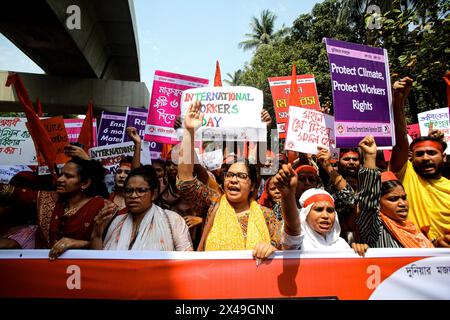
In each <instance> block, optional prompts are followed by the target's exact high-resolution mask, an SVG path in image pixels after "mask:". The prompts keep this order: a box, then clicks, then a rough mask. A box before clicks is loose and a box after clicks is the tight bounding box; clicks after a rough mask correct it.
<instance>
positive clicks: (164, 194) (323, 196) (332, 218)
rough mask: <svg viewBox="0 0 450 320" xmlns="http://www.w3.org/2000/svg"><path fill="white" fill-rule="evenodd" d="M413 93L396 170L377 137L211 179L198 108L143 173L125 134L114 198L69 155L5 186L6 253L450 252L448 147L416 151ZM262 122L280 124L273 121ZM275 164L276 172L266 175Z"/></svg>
mask: <svg viewBox="0 0 450 320" xmlns="http://www.w3.org/2000/svg"><path fill="white" fill-rule="evenodd" d="M411 87H412V80H411V79H410V78H408V77H406V78H403V79H401V80H399V81H397V82H395V84H394V86H393V106H394V121H395V138H396V145H395V147H394V148H393V150H392V157H391V160H390V162H389V163H388V162H384V161H383V160H382V159H381V160H380V157H379V155H380V152H379V150H377V145H376V143H375V139H374V138H373V137H372V136H370V135H368V136H366V137H364V138H362V139H361V141H360V143H359V146H358V148H355V149H341V152H340V155H339V159H336V160H333V159H332V157H331V154H330V151H329V150H326V149H322V148H319V150H318V153H317V155H305V154H300V153H299V154H298V157H297V159H295V160H294V161H293V162H292V163H290V162H289V163H288V161H287V157H286V155H285V154H284V153H280V154H274V153H273V152H269V153H267V157H266V159H265V161H264V163H263V164H261V162H262V161H259V162H258V163H257V164H255V163H251V161H249V160H248V154H245V153H244V152H240V153H237V152H236V153H233V152H227V154H225V156H224V163H223V165H222V167H221V168H220V169H218V170H213V171H209V170H208V169H207V168H206V167H204V166H202V165H201V164H199V163H198V161H197V159H196V153H195V151H194V136H195V131H196V130H197V129H198V128H199V127H200V126H201V123H202V119H203V115H202V114H201V113H200V102H194V103H192V104H191V105H190V108H189V110H188V111H187V113H186V115H185V119H184V124H183V127H184V135H183V139H182V142H181V148H179V149H174V151H173V152H172V153H171V154H170V156H169V157H167V158H166V159H157V160H153V163H152V165H149V164H141V159H140V145H141V138H140V137H139V135H138V134H137V132H136V129H135V128H127V134H128V135H129V136H130V138H131V140H132V141H133V142H134V143H135V146H136V148H135V154H134V156H133V157H123V159H122V161H120V163H119V165H118V168H117V171H116V175H115V187H114V190H113V191H112V192H111V193H108V190H107V188H106V185H105V183H104V169H103V168H102V166H101V164H100V162H98V161H96V160H90V159H89V157H88V156H87V154H86V153H85V152H84V151H83V150H82V149H81V148H79V147H76V146H67V149H65V150H66V154H67V155H68V156H70V157H71V160H69V161H68V162H67V163H66V164H65V166H64V167H63V168H62V170H61V172H60V174H59V176H58V178H57V179H56V181H53V180H52V179H51V177H45V176H38V175H36V174H34V173H32V172H21V173H19V174H17V175H16V176H15V177H14V178H13V179H12V180H11V181H10V183H8V184H0V248H1V249H20V248H24V249H25V248H26V249H31V248H36V249H50V253H49V258H50V259H55V258H57V257H58V256H60V255H61V254H63V253H64V252H65V251H66V250H68V249H95V250H159V251H211V250H214V251H217V250H251V251H252V252H253V256H254V257H255V258H256V259H259V260H263V259H267V258H269V257H270V256H271V255H272V254H273V253H274V252H275V251H277V250H320V249H325V248H328V249H336V250H340V249H350V248H352V249H353V250H354V251H355V252H357V253H358V254H359V255H362V256H363V255H364V254H365V252H367V250H370V248H433V247H443V248H449V247H450V180H449V177H448V175H447V176H445V172H447V173H448V170H447V171H446V169H445V166H446V165H447V162H446V155H445V153H444V151H445V149H446V147H447V145H446V143H445V142H444V141H443V134H442V132H440V131H438V130H431V131H430V132H429V135H428V136H422V137H419V138H416V139H415V140H413V141H412V143H408V137H407V130H406V120H405V101H406V99H407V97H408V95H409V92H410V90H411ZM269 117H270V116H269ZM261 120H262V121H263V122H265V123H267V124H269V123H270V122H271V121H270V119H268V113H267V112H263V114H262V118H261ZM177 125H178V126H179V125H180V124H179V123H178V124H177ZM175 150H179V152H178V151H177V152H175ZM271 163H273V165H275V164H276V165H278V167H277V168H276V169H277V170H276V173H275V174H272V175H267V174H261V173H262V172H264V171H263V170H262V168H263V167H267V166H268V164H269V165H270V164H271Z"/></svg>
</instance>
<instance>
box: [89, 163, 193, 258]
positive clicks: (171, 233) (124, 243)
mask: <svg viewBox="0 0 450 320" xmlns="http://www.w3.org/2000/svg"><path fill="white" fill-rule="evenodd" d="M158 185H159V180H158V178H157V177H156V171H155V169H154V168H153V167H152V166H151V165H145V166H142V167H139V168H136V169H133V170H131V172H130V173H129V174H128V177H127V179H126V180H125V187H124V190H123V192H124V196H125V205H126V208H127V209H128V212H127V213H126V214H119V215H115V211H116V208H115V207H114V206H108V207H105V208H104V209H102V210H101V211H100V213H99V214H98V216H97V217H96V219H95V223H96V224H95V228H94V231H93V233H92V238H91V249H95V250H102V249H105V250H153V251H192V250H193V248H192V241H191V238H190V235H189V231H188V228H187V225H186V222H185V221H184V220H183V218H182V217H181V216H180V215H179V214H177V213H176V212H173V211H170V210H163V209H161V208H160V207H158V206H157V205H156V204H154V203H153V198H154V194H155V191H156V190H157V188H158ZM111 220H112V222H111V223H110V221H111ZM109 223H110V224H109ZM108 224H109V227H107V226H108ZM105 229H107V232H106V235H105V237H104V239H103V234H104V231H105Z"/></svg>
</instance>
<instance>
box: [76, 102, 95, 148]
mask: <svg viewBox="0 0 450 320" xmlns="http://www.w3.org/2000/svg"><path fill="white" fill-rule="evenodd" d="M92 109H93V105H92V100H90V101H89V103H88V108H87V111H86V117H85V118H84V121H83V125H82V126H81V132H80V135H79V136H78V140H77V142H78V143H81V144H82V145H83V150H84V151H86V152H88V151H89V149H90V148H92V147H93V146H94V136H93V134H92V130H93V128H92V119H93V115H92V114H93V112H92Z"/></svg>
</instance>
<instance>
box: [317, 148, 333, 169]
mask: <svg viewBox="0 0 450 320" xmlns="http://www.w3.org/2000/svg"><path fill="white" fill-rule="evenodd" d="M317 149H318V150H319V153H317V162H318V163H319V164H320V165H321V166H322V168H323V169H325V170H327V169H328V168H331V167H332V166H331V162H330V160H331V153H330V151H329V150H328V149H325V148H321V147H317Z"/></svg>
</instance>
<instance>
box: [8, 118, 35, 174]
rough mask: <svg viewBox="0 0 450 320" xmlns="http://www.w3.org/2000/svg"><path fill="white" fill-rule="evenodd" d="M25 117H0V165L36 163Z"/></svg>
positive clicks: (28, 164)
mask: <svg viewBox="0 0 450 320" xmlns="http://www.w3.org/2000/svg"><path fill="white" fill-rule="evenodd" d="M26 123H27V119H26V118H17V117H0V165H24V166H30V165H37V158H36V150H35V148H34V143H33V139H31V135H30V133H29V131H28V128H27V125H26Z"/></svg>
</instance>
